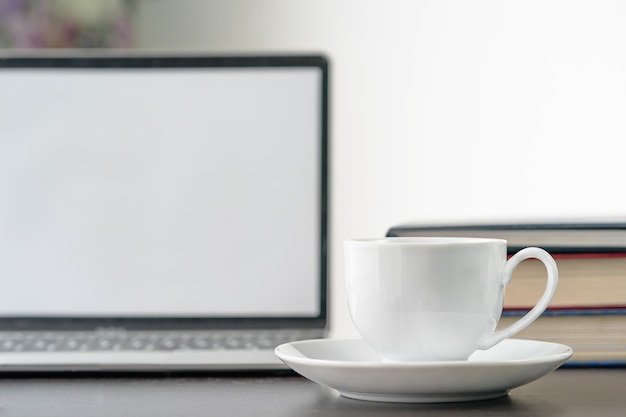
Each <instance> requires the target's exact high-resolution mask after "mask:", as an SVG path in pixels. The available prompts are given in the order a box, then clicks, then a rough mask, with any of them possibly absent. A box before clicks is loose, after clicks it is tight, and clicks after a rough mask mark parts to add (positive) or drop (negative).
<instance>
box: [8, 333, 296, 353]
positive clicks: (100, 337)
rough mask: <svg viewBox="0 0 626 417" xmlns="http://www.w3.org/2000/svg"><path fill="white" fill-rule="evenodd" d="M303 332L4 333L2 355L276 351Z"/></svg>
mask: <svg viewBox="0 0 626 417" xmlns="http://www.w3.org/2000/svg"><path fill="white" fill-rule="evenodd" d="M306 338H308V337H306V334H304V333H300V332H279V333H275V332H259V331H251V332H232V331H230V332H220V331H210V332H205V331H190V332H146V331H135V332H133V331H114V332H38V331H33V332H4V333H2V334H0V352H45V351H48V352H54V351H59V352H63V351H74V352H81V351H84V352H89V351H172V350H211V349H212V350H233V349H248V350H253V349H273V348H274V347H276V346H278V345H280V344H281V343H286V342H289V341H293V340H300V339H306Z"/></svg>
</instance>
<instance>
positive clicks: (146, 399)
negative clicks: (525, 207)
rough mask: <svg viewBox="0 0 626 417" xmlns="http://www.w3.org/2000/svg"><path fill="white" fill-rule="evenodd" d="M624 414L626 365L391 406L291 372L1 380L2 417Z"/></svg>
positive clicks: (562, 371) (572, 370)
mask: <svg viewBox="0 0 626 417" xmlns="http://www.w3.org/2000/svg"><path fill="white" fill-rule="evenodd" d="M505 414H506V415H507V416H510V417H513V416H585V417H588V416H594V417H602V416H620V417H623V416H625V415H626V368H616V369H611V368H607V369H602V368H597V369H578V368H564V369H559V370H557V371H555V372H553V373H552V374H549V375H547V376H545V377H543V378H541V379H539V380H537V381H535V382H532V383H530V384H528V385H525V386H523V387H519V388H516V389H514V390H512V391H511V392H510V393H509V395H508V396H506V397H503V398H499V399H495V400H488V401H476V402H466V403H451V404H389V403H376V402H369V401H358V400H352V399H348V398H344V397H341V396H339V394H338V393H337V392H336V391H334V390H332V389H330V388H327V387H324V386H321V385H318V384H315V383H313V382H310V381H309V380H307V379H304V378H302V377H300V376H297V375H293V374H286V375H267V374H248V375H243V374H236V375H224V374H222V375H217V374H204V375H187V376H184V375H158V376H155V375H151V376H149V375H135V376H99V377H98V376H93V375H92V376H71V377H69V376H63V377H59V376H56V377H49V376H39V377H28V378H26V377H7V376H4V377H2V378H0V416H29V417H37V416H48V417H50V416H64V417H71V416H81V417H83V416H126V417H130V416H151V417H157V416H186V417H191V416H220V417H225V416H249V415H254V416H255V417H262V416H273V417H281V416H299V417H306V416H359V417H367V416H385V415H393V416H394V417H401V416H408V415H420V416H431V415H433V416H434V415H436V416H439V417H443V416H448V415H450V416H459V415H462V416H492V415H493V416H496V415H498V416H500V415H505Z"/></svg>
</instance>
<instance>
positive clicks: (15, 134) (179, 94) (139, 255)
mask: <svg viewBox="0 0 626 417" xmlns="http://www.w3.org/2000/svg"><path fill="white" fill-rule="evenodd" d="M320 80H321V73H320V71H319V70H316V69H307V68H277V69H271V70H270V69H258V68H257V69H237V70H235V69H232V68H231V69H210V70H209V69H160V70H155V69H151V70H150V71H145V70H144V71H142V70H137V69H115V70H112V69H109V70H106V71H105V70H95V69H88V70H86V69H73V70H59V69H55V70H50V69H45V70H43V69H36V70H24V69H20V70H8V69H3V70H2V71H1V72H0V91H2V97H3V98H2V99H1V100H0V115H2V116H1V122H0V278H1V279H2V282H3V285H2V290H1V291H0V314H1V315H11V316H42V315H59V316H118V315H120V316H129V315H130V316H148V317H149V316H164V315H168V316H252V315H259V316H279V315H280V316H317V315H318V314H319V304H320V299H319V297H320V294H319V285H320V283H319V268H320V266H319V257H318V256H319V249H318V248H319V239H320V238H319V226H320V225H319V218H318V217H319V206H320V202H319V198H320V196H319V192H318V189H319V181H320V180H319V175H320V172H319V158H320V156H319V153H320V151H319V143H320V141H319V138H320V134H321V133H320V122H319V120H320V117H321V115H320V91H321V90H320Z"/></svg>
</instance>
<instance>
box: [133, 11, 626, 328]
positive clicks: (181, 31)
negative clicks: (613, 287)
mask: <svg viewBox="0 0 626 417" xmlns="http://www.w3.org/2000/svg"><path fill="white" fill-rule="evenodd" d="M138 12H139V13H138V19H139V22H138V23H139V43H140V46H141V47H144V48H158V49H186V50H195V51H204V52H213V53H248V52H254V53H259V52H322V53H324V54H326V55H327V56H328V57H329V58H330V60H331V63H332V119H331V141H332V145H331V151H332V165H331V166H332V196H331V209H332V230H331V245H332V246H331V248H332V252H331V256H332V257H331V261H332V262H331V271H330V276H331V291H332V293H331V296H332V303H331V304H332V313H331V318H332V329H333V334H334V335H336V336H352V335H354V334H355V333H354V329H353V328H352V326H351V324H350V319H349V315H348V313H347V309H346V307H345V302H344V292H343V255H342V248H341V244H342V242H343V240H345V239H346V238H349V237H357V236H360V237H365V236H382V235H384V234H385V232H386V230H387V228H388V227H389V226H391V225H393V224H397V223H400V222H404V221H407V220H418V221H420V222H440V221H463V220H487V221H493V220H509V219H516V218H523V219H529V218H536V217H541V218H545V217H549V218H562V217H580V216H623V215H624V214H625V213H626V195H625V193H624V191H623V186H622V185H623V184H624V174H625V173H626V157H625V153H624V150H623V146H622V143H623V142H624V140H625V139H626V48H625V47H624V45H625V44H626V24H625V22H626V2H622V1H619V0H614V1H604V0H585V1H581V0H579V1H576V0H527V1H506V0H483V1H481V0H457V1H451V0H448V1H446V0H427V1H419V0H369V1H364V0H318V1H313V0H308V1H307V0H208V1H207V0H204V1H203V0H179V1H172V0H169V1H168V0H148V1H144V2H143V3H141V6H140V7H139V10H138ZM623 217H626V216H623Z"/></svg>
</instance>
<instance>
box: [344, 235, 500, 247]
mask: <svg viewBox="0 0 626 417" xmlns="http://www.w3.org/2000/svg"><path fill="white" fill-rule="evenodd" d="M345 243H347V244H364V245H389V246H399V245H404V246H406V245H411V246H431V245H440V246H444V245H445V246H451V245H475V244H493V243H500V244H504V245H505V246H506V245H507V241H506V240H504V239H497V238H484V237H469V236H411V237H404V236H403V237H377V238H352V239H347V240H346V241H345Z"/></svg>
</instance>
